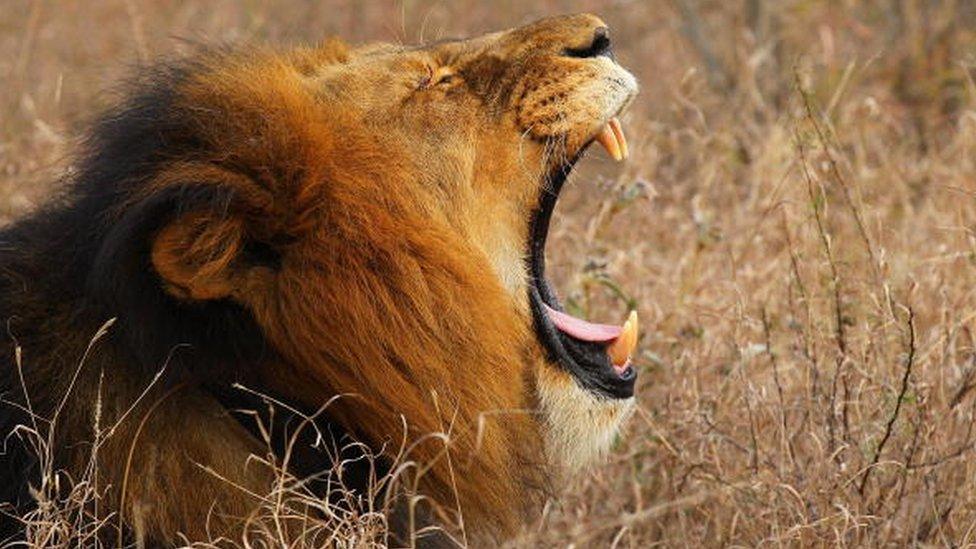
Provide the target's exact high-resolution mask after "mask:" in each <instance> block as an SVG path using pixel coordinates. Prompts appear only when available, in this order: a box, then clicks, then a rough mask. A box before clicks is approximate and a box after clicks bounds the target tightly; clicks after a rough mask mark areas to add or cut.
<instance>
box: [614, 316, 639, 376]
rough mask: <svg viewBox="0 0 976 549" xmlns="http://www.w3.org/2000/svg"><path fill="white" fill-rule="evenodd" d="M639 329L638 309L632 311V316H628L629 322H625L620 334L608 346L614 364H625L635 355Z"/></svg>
mask: <svg viewBox="0 0 976 549" xmlns="http://www.w3.org/2000/svg"><path fill="white" fill-rule="evenodd" d="M637 330H638V323H637V311H631V312H630V316H628V317H627V322H624V326H623V329H622V331H621V332H620V336H619V337H617V339H615V340H614V341H613V343H611V344H610V346H609V347H607V354H608V355H610V362H612V363H613V364H614V365H616V366H623V365H625V364H627V361H628V360H630V357H631V356H633V354H634V349H636V348H637Z"/></svg>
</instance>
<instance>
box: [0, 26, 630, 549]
mask: <svg viewBox="0 0 976 549" xmlns="http://www.w3.org/2000/svg"><path fill="white" fill-rule="evenodd" d="M605 37H606V31H605V25H604V24H603V23H602V22H601V21H600V20H599V19H597V18H596V17H593V16H589V15H579V16H567V17H559V18H553V19H547V20H543V21H540V22H537V23H533V24H531V25H528V26H526V27H521V28H518V29H513V30H510V31H505V32H503V33H496V34H492V35H487V36H484V37H480V38H475V39H472V40H467V41H444V42H441V43H436V44H432V45H429V46H423V47H405V46H393V45H384V44H377V45H368V46H364V47H361V48H351V47H349V46H347V45H345V44H343V43H342V42H339V41H335V40H332V41H328V42H326V43H324V44H323V45H321V46H317V47H300V48H293V49H288V50H284V51H282V50H276V49H271V48H260V47H248V48H241V49H234V50H229V49H228V50H207V51H202V52H199V53H197V54H195V55H193V56H191V57H189V58H186V59H181V60H175V61H168V62H162V63H159V64H156V65H154V66H153V67H151V68H148V69H146V70H143V71H141V72H140V73H139V75H138V76H136V77H135V78H134V79H133V80H132V81H131V82H129V83H128V84H127V86H126V87H125V92H124V93H123V94H122V98H121V99H120V101H119V103H118V105H117V106H115V107H114V108H112V109H110V110H109V111H108V112H107V113H106V114H104V115H103V116H101V117H100V118H99V119H98V120H97V121H96V122H95V123H94V125H93V128H92V130H91V131H90V132H89V133H88V134H87V137H86V139H85V141H84V142H83V144H82V146H81V148H80V149H81V153H80V155H79V157H78V161H77V163H76V167H75V168H74V169H73V170H72V171H71V172H70V173H69V174H68V175H67V176H66V177H67V179H68V181H67V182H66V184H65V185H64V190H63V192H61V193H60V194H59V195H58V196H57V197H55V198H53V199H52V200H51V201H50V202H49V203H48V204H47V205H45V206H44V207H42V208H39V209H38V210H37V211H35V212H33V213H31V214H30V215H29V216H27V217H26V218H24V219H21V220H20V221H18V222H16V223H14V224H13V225H11V226H8V227H6V228H5V229H3V230H2V232H0V317H2V319H3V321H4V330H3V331H2V334H0V370H2V371H3V376H2V377H0V391H2V396H3V400H4V403H5V404H4V405H3V407H2V408H0V428H2V429H3V432H4V434H7V433H11V435H8V436H7V439H6V441H7V444H6V445H5V452H4V454H3V455H2V456H0V501H3V502H6V505H7V506H8V509H7V512H8V513H13V514H16V513H22V512H24V510H25V509H29V508H31V507H32V506H34V505H36V501H34V500H35V496H32V495H31V494H32V491H31V489H30V487H31V486H36V485H37V483H38V482H39V481H38V479H39V475H40V474H41V473H42V470H43V469H44V468H45V467H51V468H53V470H56V471H61V472H64V473H65V474H66V475H68V476H70V477H71V478H74V479H78V478H81V477H82V476H83V475H84V474H85V473H86V472H88V473H91V472H92V471H94V472H95V473H96V474H97V476H98V478H99V480H100V483H101V486H102V487H104V490H105V493H104V496H103V499H102V501H101V503H100V504H99V513H102V514H103V515H104V516H108V514H109V513H114V514H116V515H117V519H118V520H121V521H122V522H124V523H125V524H126V525H128V526H129V527H130V528H134V529H136V530H138V531H139V535H140V536H143V537H144V539H146V540H150V541H152V542H159V543H172V542H174V541H175V540H177V539H179V536H181V535H182V536H186V538H188V539H190V540H195V539H208V538H212V537H213V536H214V535H227V536H236V537H238V538H239V536H240V535H241V533H240V529H241V528H242V524H243V523H244V522H246V520H245V519H246V517H248V516H249V514H251V513H253V509H254V508H255V506H256V505H258V504H259V503H260V495H262V494H266V493H268V490H269V489H270V487H271V486H272V483H273V482H274V478H275V477H274V474H273V472H272V471H271V470H269V468H268V467H263V466H261V465H259V464H257V465H256V464H254V463H251V460H250V459H249V456H255V455H258V456H261V455H265V454H266V453H267V448H266V447H265V446H264V444H263V442H262V440H261V437H259V436H258V434H257V433H256V431H255V427H254V423H255V422H254V421H253V418H252V416H251V415H248V414H242V413H240V412H239V410H241V409H252V410H253V409H262V408H263V407H264V404H266V403H267V402H269V401H270V399H273V401H274V402H277V403H284V404H285V408H286V409H288V410H301V412H302V413H303V414H306V415H313V414H314V413H315V412H316V411H318V410H320V408H321V407H322V406H323V405H324V404H325V403H326V402H328V403H329V404H328V406H327V407H326V408H324V411H323V412H322V414H320V415H319V416H317V420H316V421H317V422H318V423H319V426H320V427H321V428H322V429H323V430H325V431H326V432H328V433H329V434H330V436H332V437H334V438H335V439H336V440H339V441H359V442H361V443H362V444H363V445H364V447H368V448H370V449H371V451H372V452H375V453H376V454H377V455H378V456H380V457H379V458H377V459H378V460H379V461H380V462H382V463H385V464H386V466H389V465H390V463H391V458H392V457H393V455H394V454H395V453H396V451H397V448H399V447H401V446H404V445H405V446H408V447H409V448H410V452H409V455H408V456H407V457H408V458H409V459H410V460H411V461H413V462H416V463H417V464H421V465H420V466H422V467H423V468H424V474H423V475H419V479H418V484H417V490H418V492H419V493H420V494H423V495H425V496H428V497H429V498H430V499H431V500H432V501H436V502H438V504H439V505H438V506H436V508H435V507H433V506H432V507H431V509H430V510H429V512H428V515H429V516H430V517H432V518H431V520H433V521H434V522H435V523H438V524H442V525H449V524H453V525H458V524H461V523H462V521H463V526H464V531H465V532H466V534H465V535H466V536H468V541H469V542H470V543H475V544H478V543H487V542H488V541H489V540H494V541H498V540H501V539H504V538H506V537H507V536H510V535H512V534H513V533H514V532H515V531H516V530H517V528H518V527H519V525H520V524H522V523H523V522H524V520H525V519H526V518H527V517H532V516H535V514H536V513H537V512H538V510H539V508H540V506H541V504H542V503H543V502H544V500H545V498H546V497H547V496H548V494H549V488H550V487H551V486H552V483H553V481H554V480H556V479H558V478H562V477H561V476H560V475H561V474H562V472H568V471H570V470H572V469H575V468H576V467H575V465H573V464H574V463H575V462H576V461H579V460H582V461H586V460H587V459H589V458H586V459H583V458H580V456H581V455H583V454H586V455H587V456H588V455H589V454H594V455H595V454H597V453H599V452H600V451H602V449H603V448H604V447H605V446H606V443H607V442H606V441H608V440H609V438H610V436H609V435H610V434H612V432H613V430H614V429H615V428H616V426H617V425H618V424H619V422H620V420H621V419H622V418H623V416H624V415H625V414H626V408H627V406H628V403H629V401H630V399H629V397H630V396H631V395H632V389H633V385H632V383H633V381H632V378H631V379H629V380H628V382H629V383H630V385H629V391H630V392H629V393H628V386H627V385H626V384H624V382H622V381H619V380H617V381H615V383H618V385H619V386H618V385H613V386H612V387H610V389H606V388H596V389H594V388H593V387H591V386H588V385H587V383H589V382H588V381H586V380H587V379H589V378H586V377H585V376H583V377H580V376H577V375H574V373H573V371H571V370H572V369H571V368H567V367H565V363H562V364H563V365H562V366H561V365H560V364H561V363H560V361H559V358H558V356H556V355H554V353H553V351H552V348H547V347H546V345H544V344H542V343H540V337H541V336H540V335H539V330H540V329H541V328H540V322H541V323H542V324H545V321H544V320H540V319H541V317H539V316H538V311H537V310H536V308H535V307H534V306H533V305H532V303H533V301H532V300H531V299H529V297H530V295H535V294H533V292H534V288H537V286H536V285H533V282H532V281H533V280H534V275H535V274H541V269H539V273H535V272H534V270H533V267H532V266H531V265H530V264H529V262H528V261H527V256H528V255H531V253H534V252H530V251H527V250H528V248H527V246H530V245H529V244H527V243H529V242H532V239H533V235H536V236H538V234H537V233H539V231H538V230H535V231H534V232H533V226H534V225H533V223H534V220H537V218H538V217H539V216H538V211H539V209H540V204H543V203H545V202H546V201H545V199H542V198H540V197H542V196H544V195H545V194H546V192H544V189H546V186H547V183H549V184H551V182H552V174H553V173H557V172H558V173H563V172H568V167H571V166H572V162H575V159H576V158H577V157H578V154H579V152H581V151H582V150H583V148H585V146H586V145H587V144H588V143H589V142H590V141H592V140H593V134H594V128H596V127H598V126H595V125H594V124H597V125H599V124H602V123H603V122H605V120H606V119H608V117H609V116H612V115H614V114H616V112H619V110H620V109H622V108H623V106H624V105H625V104H626V103H627V102H629V100H630V97H632V95H633V93H634V91H635V90H636V88H635V86H634V83H633V79H632V77H630V76H629V74H628V73H626V71H624V70H623V69H621V68H620V67H619V65H617V64H616V63H615V62H614V61H613V60H612V59H611V57H612V56H611V55H606V53H607V52H606V51H605V50H606V49H607V45H606V44H604V43H603V42H605ZM597 42H600V43H599V44H597ZM597 49H599V50H600V51H596V50H597ZM569 112H571V113H573V114H572V116H567V114H566V113H569ZM563 174H564V173H563ZM560 184H561V183H560ZM551 190H552V189H549V191H551ZM556 191H557V192H558V189H556ZM544 217H546V218H548V213H547V214H546V215H545V216H544ZM545 221H546V222H548V219H546V220H545ZM537 224H538V223H536V225H537ZM544 232H545V231H544V230H543V231H542V239H543V242H544V238H545V235H544ZM539 253H541V252H539ZM538 284H542V283H541V282H540V283H538ZM543 293H545V292H543ZM546 303H548V304H549V305H552V306H553V307H555V305H554V303H555V302H554V301H552V300H549V301H546ZM543 328H544V326H543ZM553 341H557V340H553ZM553 345H556V346H557V347H558V345H559V343H558V342H557V343H553ZM601 352H602V351H601ZM557 354H558V353H557ZM573 356H575V355H573ZM610 371H611V372H612V370H610ZM600 387H602V385H601V386H600ZM243 388H247V390H243ZM601 391H603V392H601ZM614 391H615V392H614ZM255 393H259V394H261V395H266V396H265V397H261V398H257V397H253V396H252V395H253V394H255ZM560 407H562V408H560ZM278 419H279V420H280V419H281V418H280V417H279V418H278ZM560 422H563V423H562V424H560ZM39 423H40V424H42V425H41V427H38V424H39ZM17 426H21V427H22V426H34V427H36V428H37V429H38V430H42V431H44V432H49V433H50V434H51V436H50V439H49V441H50V443H51V444H50V447H49V448H47V450H48V451H49V455H48V456H47V457H45V456H43V455H40V456H39V455H38V452H37V448H30V447H29V446H30V445H29V444H27V443H25V442H24V441H25V440H26V439H25V437H24V436H23V431H22V430H19V429H18V427H17ZM285 428H287V426H286V427H285ZM435 434H441V435H439V436H434V435H435ZM577 439H578V441H577ZM574 445H578V446H586V447H587V448H583V449H578V448H575V446H574ZM590 446H592V447H593V448H589V447H590ZM571 447H572V448H571ZM95 450H97V452H96V451H95ZM574 452H576V453H574ZM42 454H43V452H42ZM560 454H573V455H567V456H563V455H560ZM577 454H579V455H577ZM92 456H97V458H94V459H93V457H92ZM348 457H349V456H345V455H343V456H338V457H334V459H333V460H332V462H330V460H325V459H324V458H322V457H321V456H316V455H311V456H306V457H302V459H299V458H296V459H295V461H294V462H293V463H291V464H290V467H291V468H292V470H293V472H294V473H295V474H301V475H305V474H312V473H316V472H318V471H321V470H324V469H329V468H330V467H333V466H334V465H335V460H336V459H345V458H348ZM349 463H350V464H349V465H348V466H347V467H346V468H345V469H346V471H345V473H344V475H345V478H344V481H346V482H350V483H353V484H355V483H357V482H359V483H362V482H363V479H364V478H366V477H368V476H369V475H370V474H375V473H370V471H369V470H363V467H364V466H362V465H356V463H358V462H357V460H356V459H349ZM357 467H358V469H357ZM357 475H358V477H357ZM357 478H358V480H357ZM401 490H406V489H405V488H403V489H401ZM400 508H401V509H402V508H403V506H402V505H401V506H400ZM396 517H397V515H396V512H393V514H391V521H393V522H394V523H395V522H396V521H397V520H398V519H397V518H396ZM7 523H8V528H12V529H14V530H16V529H23V526H22V525H20V524H19V523H17V521H16V520H15V519H10V518H8V519H7ZM127 535H128V534H127ZM479 540H481V541H480V542H479Z"/></svg>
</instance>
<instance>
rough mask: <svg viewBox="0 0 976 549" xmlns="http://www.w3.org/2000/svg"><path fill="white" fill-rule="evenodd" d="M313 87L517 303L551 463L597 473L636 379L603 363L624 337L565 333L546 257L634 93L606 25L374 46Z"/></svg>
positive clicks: (330, 69)
mask: <svg viewBox="0 0 976 549" xmlns="http://www.w3.org/2000/svg"><path fill="white" fill-rule="evenodd" d="M310 78H311V82H310V85H312V86H313V87H314V88H316V89H319V90H322V93H323V95H324V97H325V98H326V100H327V101H335V100H336V98H340V100H341V101H342V103H343V105H344V110H346V111H347V112H355V113H356V116H357V117H358V119H359V120H361V121H362V126H363V127H364V128H366V131H368V132H370V133H371V136H370V138H369V139H370V141H372V142H373V143H375V144H376V145H375V146H377V148H378V149H380V150H382V151H383V154H386V155H388V156H389V157H390V158H391V159H395V161H396V165H397V166H398V168H399V170H400V172H399V174H398V177H399V178H400V179H404V178H405V179H407V180H409V181H411V182H413V184H414V185H416V186H417V187H419V188H420V189H423V190H424V193H425V194H427V196H426V197H425V198H424V201H423V202H422V203H421V207H423V208H424V209H426V210H427V211H428V212H429V214H430V215H431V216H432V217H437V218H440V219H442V220H443V222H445V223H446V224H448V225H450V227H451V230H453V231H455V232H456V233H457V234H459V235H463V238H464V240H465V241H466V242H468V243H470V244H471V245H472V246H474V247H475V248H477V249H478V251H479V252H480V255H481V256H482V259H483V262H484V263H485V264H484V265H483V266H482V267H481V268H483V269H485V270H490V271H491V272H493V273H494V275H495V277H496V278H497V280H498V282H499V285H500V286H501V288H502V289H504V290H505V291H506V292H507V294H508V296H509V297H510V298H511V302H510V304H509V305H508V307H509V309H510V311H507V312H506V313H504V314H507V315H510V316H513V317H518V318H520V319H521V322H522V323H523V324H524V325H525V327H526V329H527V330H528V331H530V332H534V333H535V336H536V337H535V338H536V339H537V340H538V346H539V347H540V348H541V350H542V351H543V353H544V355H545V356H546V357H547V359H546V360H542V361H539V365H538V366H537V367H535V368H534V372H535V384H536V394H537V397H538V399H539V404H540V405H541V406H542V408H543V409H544V410H545V415H546V423H547V425H548V429H547V434H548V438H549V444H548V447H549V453H550V455H551V456H552V458H553V459H554V460H555V461H559V462H563V463H565V464H567V465H568V466H569V468H570V469H576V468H578V467H579V466H581V465H583V464H584V463H586V462H588V461H589V460H590V458H591V457H592V456H593V455H594V454H596V453H599V451H601V450H602V449H604V448H606V447H607V446H608V444H609V442H610V440H611V437H612V435H613V433H614V432H615V430H616V427H617V425H618V424H619V422H620V421H621V420H622V418H623V417H624V416H625V411H626V410H627V409H628V406H629V400H630V397H631V396H632V395H633V388H634V381H635V377H636V376H635V373H634V370H633V368H631V367H629V366H627V365H626V362H625V363H624V365H623V366H616V367H615V366H614V365H613V364H612V362H613V361H612V360H610V359H609V358H608V356H607V351H606V347H607V345H608V342H609V341H610V340H611V338H612V337H613V336H616V335H617V334H618V333H619V330H609V332H608V334H605V335H600V334H599V333H598V332H599V331H600V329H606V327H602V326H600V327H597V326H594V325H589V324H586V323H576V322H572V321H571V322H569V323H568V324H570V325H571V326H570V327H572V326H576V327H580V330H581V332H582V333H577V332H575V331H572V333H569V332H570V330H564V329H560V327H559V322H558V319H556V318H553V317H554V316H556V315H558V313H560V312H561V308H560V306H559V301H558V299H557V298H556V296H555V292H553V291H552V289H551V288H550V286H549V284H548V283H547V282H546V279H545V277H544V262H545V257H544V247H545V241H546V234H547V229H548V224H549V219H550V217H551V214H552V211H553V208H554V206H555V200H556V197H557V196H558V193H559V191H560V188H561V186H562V184H563V182H564V181H565V179H566V176H567V174H568V172H569V171H570V170H571V168H572V166H573V164H574V162H575V161H576V159H578V158H579V156H580V155H581V154H582V153H583V151H584V150H585V149H586V147H587V145H588V144H589V143H591V142H593V141H594V140H595V139H599V138H600V137H603V136H602V135H601V134H602V132H603V131H605V130H606V129H607V128H608V123H611V121H612V122H613V124H614V127H613V129H612V131H615V132H618V134H617V135H616V136H614V138H615V139H616V138H617V137H619V138H620V139H622V136H621V135H620V134H619V131H620V130H619V125H616V124H617V123H616V118H615V117H616V115H618V114H619V113H620V112H621V111H622V110H623V109H624V108H625V107H626V106H627V104H629V102H630V101H631V100H632V99H633V97H634V95H635V93H636V91H637V85H636V81H635V80H634V78H633V76H632V75H631V74H630V73H629V72H627V71H626V70H625V69H623V68H622V67H621V66H620V65H618V64H617V63H616V62H615V61H614V59H613V57H612V52H611V49H610V41H609V35H608V32H607V28H606V25H605V24H604V23H603V22H602V21H600V20H599V19H597V18H596V17H592V16H587V15H583V16H573V17H565V18H558V19H550V20H546V21H543V22H540V23H536V24H534V25H530V26H528V27H523V28H519V29H515V30H512V31H508V32H501V33H496V34H492V35H488V36H484V37H481V38H478V39H474V40H466V41H451V40H449V41H443V42H439V43H436V44H434V45H431V46H428V47H423V48H399V47H389V46H387V47H377V46H372V47H367V48H364V49H362V50H358V51H353V52H351V53H350V60H349V61H348V62H347V63H345V64H341V65H329V66H327V67H323V68H322V69H321V70H319V71H316V72H314V73H313V74H312V75H311V77H310ZM615 144H616V143H613V142H611V143H610V145H611V146H612V145H615ZM621 144H622V145H623V146H625V142H622V143H621ZM613 152H614V153H619V152H620V151H613ZM624 153H625V151H624ZM553 310H555V311H556V314H555V315H554V314H553V313H551V311H553ZM472 314H476V313H472ZM559 316H561V317H564V316H565V315H559ZM563 319H564V318H563ZM564 320H565V319H564ZM573 320H575V319H573ZM635 328H636V327H635ZM594 334H596V335H594ZM587 335H589V336H590V337H587Z"/></svg>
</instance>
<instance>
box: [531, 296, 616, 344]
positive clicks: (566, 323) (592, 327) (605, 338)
mask: <svg viewBox="0 0 976 549" xmlns="http://www.w3.org/2000/svg"><path fill="white" fill-rule="evenodd" d="M544 306H545V308H546V314H548V315H549V320H551V321H552V323H553V324H554V325H555V326H556V328H558V329H559V331H560V332H562V333H564V334H567V335H570V336H573V337H575V338H576V339H579V340H581V341H590V342H593V343H609V342H611V341H614V340H615V339H617V338H619V337H620V334H621V333H623V328H621V327H620V326H611V325H609V324H595V323H593V322H587V321H585V320H583V319H581V318H576V317H575V316H572V315H568V314H566V313H564V312H562V311H557V310H556V309H553V308H552V307H550V306H548V305H544Z"/></svg>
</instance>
